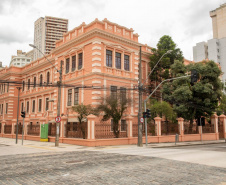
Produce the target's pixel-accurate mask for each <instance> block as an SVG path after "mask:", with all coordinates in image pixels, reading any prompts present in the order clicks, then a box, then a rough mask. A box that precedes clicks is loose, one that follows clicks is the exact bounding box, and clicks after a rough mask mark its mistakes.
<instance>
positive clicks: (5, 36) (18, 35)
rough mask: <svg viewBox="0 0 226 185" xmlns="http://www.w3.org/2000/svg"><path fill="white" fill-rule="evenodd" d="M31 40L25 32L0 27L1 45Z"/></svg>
mask: <svg viewBox="0 0 226 185" xmlns="http://www.w3.org/2000/svg"><path fill="white" fill-rule="evenodd" d="M31 40H33V39H32V38H31V37H30V36H29V32H28V31H26V30H19V29H16V28H10V27H0V42H1V43H8V44H9V43H25V42H27V41H31Z"/></svg>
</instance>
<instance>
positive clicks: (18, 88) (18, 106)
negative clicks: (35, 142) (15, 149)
mask: <svg viewBox="0 0 226 185" xmlns="http://www.w3.org/2000/svg"><path fill="white" fill-rule="evenodd" d="M20 89H21V87H17V90H18V101H17V122H16V144H17V142H18V119H19V108H20V105H19V103H20V100H19V99H20Z"/></svg>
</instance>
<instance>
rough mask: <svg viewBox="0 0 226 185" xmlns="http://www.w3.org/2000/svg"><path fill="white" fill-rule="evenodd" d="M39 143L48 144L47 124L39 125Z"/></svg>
mask: <svg viewBox="0 0 226 185" xmlns="http://www.w3.org/2000/svg"><path fill="white" fill-rule="evenodd" d="M40 141H44V142H48V123H47V124H41V138H40Z"/></svg>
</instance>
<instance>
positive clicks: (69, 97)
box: [67, 89, 72, 106]
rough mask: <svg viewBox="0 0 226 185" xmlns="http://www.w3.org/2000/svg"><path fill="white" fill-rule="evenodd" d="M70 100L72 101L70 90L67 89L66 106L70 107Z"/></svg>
mask: <svg viewBox="0 0 226 185" xmlns="http://www.w3.org/2000/svg"><path fill="white" fill-rule="evenodd" d="M71 99H72V89H69V90H68V96H67V106H71Z"/></svg>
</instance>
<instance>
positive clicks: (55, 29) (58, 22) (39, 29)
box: [34, 16, 68, 60]
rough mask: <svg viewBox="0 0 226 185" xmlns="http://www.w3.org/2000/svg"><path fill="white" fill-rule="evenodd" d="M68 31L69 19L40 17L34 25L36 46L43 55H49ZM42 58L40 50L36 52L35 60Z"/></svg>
mask: <svg viewBox="0 0 226 185" xmlns="http://www.w3.org/2000/svg"><path fill="white" fill-rule="evenodd" d="M67 31H68V19H62V18H56V17H49V16H45V17H44V18H43V17H40V18H39V19H38V20H36V21H35V25H34V45H35V46H37V47H38V48H39V49H40V50H41V51H42V53H44V54H49V53H50V51H51V50H52V49H54V48H55V41H56V40H60V39H61V38H62V37H63V34H64V33H66V32H67ZM42 56H43V55H42V54H41V53H40V52H39V51H38V50H34V60H36V59H38V58H40V57H42Z"/></svg>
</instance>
